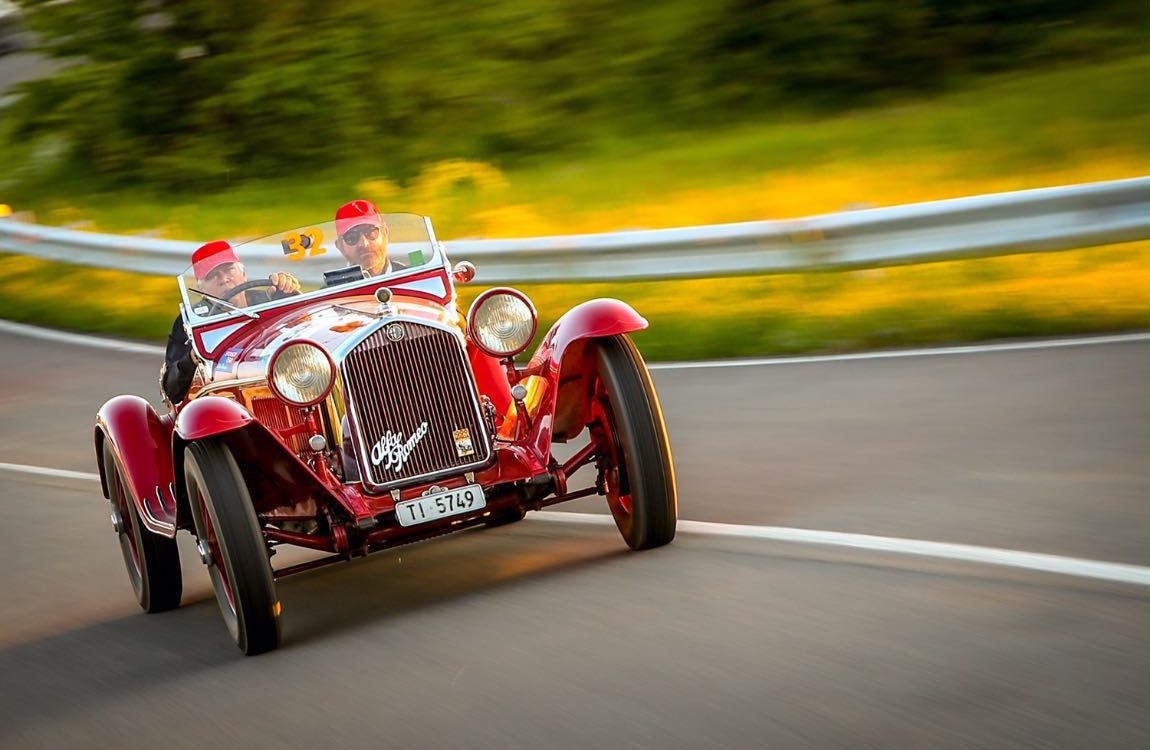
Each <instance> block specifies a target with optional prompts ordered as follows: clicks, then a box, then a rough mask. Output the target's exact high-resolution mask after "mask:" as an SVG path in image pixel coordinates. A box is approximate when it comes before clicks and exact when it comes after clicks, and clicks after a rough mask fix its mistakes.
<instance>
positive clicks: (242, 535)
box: [184, 439, 280, 656]
mask: <svg viewBox="0 0 1150 750" xmlns="http://www.w3.org/2000/svg"><path fill="white" fill-rule="evenodd" d="M184 479H185V480H186V482H187V488H188V501H189V504H190V505H191V509H192V519H193V521H194V522H195V525H196V537H197V539H198V540H199V545H200V549H201V554H202V555H204V556H205V562H206V563H207V565H208V574H209V576H210V577H211V579H212V588H213V589H214V590H215V592H216V602H217V603H218V604H219V605H220V613H221V614H222V615H223V618H224V623H225V624H226V625H227V627H228V632H229V633H230V634H231V636H232V640H233V641H235V644H236V646H238V647H239V649H240V651H242V652H244V653H245V654H247V655H248V656H254V655H255V654H262V653H264V652H265V651H271V650H273V649H275V648H277V647H278V646H279V643H280V617H279V613H280V604H279V599H278V598H277V597H276V591H275V581H274V579H273V577H272V569H271V563H270V561H269V559H268V549H267V543H266V542H265V541H264V537H263V533H262V532H261V531H260V526H259V521H258V520H257V519H256V513H255V510H254V508H253V507H252V500H251V496H250V495H249V494H248V488H247V484H246V483H245V482H244V478H243V475H242V474H241V473H240V469H239V466H238V465H237V464H236V459H235V457H234V456H233V455H232V452H231V449H229V448H228V446H227V445H226V444H224V443H223V442H221V441H219V440H212V439H209V440H201V441H197V442H195V443H192V444H190V445H189V446H188V448H187V453H186V454H185V460H184ZM205 553H206V554H205Z"/></svg>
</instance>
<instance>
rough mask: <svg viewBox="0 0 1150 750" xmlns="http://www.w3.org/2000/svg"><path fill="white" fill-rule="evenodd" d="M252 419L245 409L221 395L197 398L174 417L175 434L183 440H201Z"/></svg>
mask: <svg viewBox="0 0 1150 750" xmlns="http://www.w3.org/2000/svg"><path fill="white" fill-rule="evenodd" d="M251 421H252V415H251V414H249V413H248V411H247V409H245V408H244V407H242V406H240V405H239V404H237V403H236V402H235V401H232V400H231V399H230V398H223V397H222V396H204V397H203V398H197V399H195V400H194V401H192V402H191V403H189V404H188V405H187V406H185V407H184V408H183V409H181V410H180V415H179V416H178V417H176V434H177V435H179V436H180V438H181V439H182V440H184V441H185V442H190V441H192V440H201V439H203V438H207V437H212V436H213V435H221V434H223V433H225V432H232V431H233V430H238V429H239V428H241V427H246V426H247V425H248V424H250V423H251Z"/></svg>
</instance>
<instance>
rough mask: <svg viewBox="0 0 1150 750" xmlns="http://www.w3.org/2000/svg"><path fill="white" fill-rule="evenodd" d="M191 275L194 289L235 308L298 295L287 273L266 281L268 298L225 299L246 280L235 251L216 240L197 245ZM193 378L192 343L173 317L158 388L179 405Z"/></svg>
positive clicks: (253, 293) (256, 292) (249, 294)
mask: <svg viewBox="0 0 1150 750" xmlns="http://www.w3.org/2000/svg"><path fill="white" fill-rule="evenodd" d="M192 271H193V272H194V273H195V275H196V283H197V284H198V285H199V286H198V287H197V289H198V290H199V291H202V292H204V293H205V294H210V295H212V296H213V297H218V298H220V299H223V300H226V301H227V302H230V303H231V304H233V305H235V306H237V307H250V306H252V305H261V304H263V303H265V302H269V301H271V300H274V299H283V298H284V297H288V296H291V295H293V294H299V281H297V280H296V278H295V277H294V276H292V275H291V274H288V273H273V274H272V275H271V276H270V278H271V282H272V284H273V285H274V286H275V288H276V289H275V292H273V293H272V294H270V295H269V294H268V292H267V291H265V290H263V289H249V290H247V291H244V292H239V293H238V294H234V295H232V296H231V298H230V299H229V298H227V297H225V295H226V294H227V293H228V292H230V291H231V290H232V289H235V288H236V287H237V286H239V285H241V284H243V283H244V282H246V281H247V280H248V274H247V271H246V270H245V269H244V265H243V263H240V259H239V258H238V257H236V251H235V250H233V249H232V246H231V245H229V244H228V243H227V242H225V241H224V240H216V241H215V242H209V243H207V244H205V245H201V246H200V247H199V248H197V249H196V251H195V252H194V253H192ZM195 374H196V363H195V361H194V360H193V359H192V342H191V341H190V340H189V339H188V333H187V331H185V330H184V321H183V319H182V318H181V317H180V316H179V315H177V316H176V320H175V322H174V323H172V332H171V334H169V335H168V349H167V352H166V354H165V357H164V366H163V368H162V369H161V370H160V387H161V388H162V389H163V391H164V395H165V396H166V397H167V399H168V400H169V401H171V402H172V403H173V404H178V403H179V402H181V401H183V400H184V399H185V398H186V397H187V395H188V390H189V389H190V388H191V387H192V378H193V376H194V375H195Z"/></svg>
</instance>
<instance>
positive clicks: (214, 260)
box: [192, 240, 240, 281]
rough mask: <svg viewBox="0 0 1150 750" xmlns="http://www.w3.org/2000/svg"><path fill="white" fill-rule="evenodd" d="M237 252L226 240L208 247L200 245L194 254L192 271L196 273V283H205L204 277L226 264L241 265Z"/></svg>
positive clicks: (215, 242) (207, 245) (210, 244)
mask: <svg viewBox="0 0 1150 750" xmlns="http://www.w3.org/2000/svg"><path fill="white" fill-rule="evenodd" d="M239 262H240V259H239V258H237V257H236V251H235V250H233V249H232V246H231V245H229V244H228V243H227V242H226V241H224V240H215V241H214V242H209V243H207V244H206V245H200V246H199V247H198V248H196V251H195V252H194V253H192V269H193V270H194V271H195V273H196V281H203V280H204V277H205V276H207V275H208V274H209V273H211V272H212V271H214V270H215V269H216V268H217V267H218V266H220V265H223V264H224V263H239Z"/></svg>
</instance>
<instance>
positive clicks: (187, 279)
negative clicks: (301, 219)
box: [179, 214, 443, 321]
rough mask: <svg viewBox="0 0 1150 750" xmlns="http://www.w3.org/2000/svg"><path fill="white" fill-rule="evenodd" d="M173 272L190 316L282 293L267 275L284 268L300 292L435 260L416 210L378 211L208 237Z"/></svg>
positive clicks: (232, 310) (426, 224)
mask: <svg viewBox="0 0 1150 750" xmlns="http://www.w3.org/2000/svg"><path fill="white" fill-rule="evenodd" d="M192 260H193V263H192V265H190V266H188V268H187V269H186V270H185V271H184V273H183V274H182V275H181V276H180V278H179V282H180V292H181V294H182V295H183V298H184V309H185V311H186V312H187V315H188V317H189V319H191V320H193V321H195V320H202V319H209V318H215V317H218V316H222V315H232V314H236V313H237V311H243V314H247V315H251V314H253V313H252V312H249V309H252V308H256V309H258V308H260V307H262V306H265V305H267V306H271V305H272V304H273V303H275V302H278V301H279V300H280V299H282V298H283V297H284V296H285V295H284V293H283V292H281V291H279V290H278V289H277V288H276V286H275V285H273V284H272V283H271V282H270V280H271V278H272V276H273V274H290V275H291V276H293V277H295V279H297V280H298V281H299V284H300V293H301V294H305V295H306V294H310V293H313V292H318V291H319V290H330V289H331V288H332V287H335V286H347V287H348V289H349V291H353V290H354V287H355V286H357V285H366V284H369V283H371V281H368V280H372V281H374V280H377V279H378V278H379V277H382V276H388V275H403V274H407V273H410V272H411V271H414V270H418V269H426V268H431V267H434V266H438V265H442V264H443V259H442V258H441V256H440V254H439V251H438V246H437V243H436V241H435V235H434V234H433V232H432V229H431V222H430V221H429V220H428V219H426V218H425V217H423V216H418V215H416V214H382V215H378V216H376V217H375V221H371V220H368V221H363V222H355V221H348V220H343V221H341V222H340V223H338V224H337V222H336V221H327V222H323V223H319V224H307V225H304V226H302V227H297V228H295V229H289V230H286V231H283V232H277V233H276V234H272V235H268V236H267V237H261V238H259V239H255V240H250V241H247V242H242V243H226V242H222V241H221V242H213V243H209V244H208V245H206V246H204V247H202V248H201V249H200V250H197V251H196V253H195V255H194V256H193V258H192Z"/></svg>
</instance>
